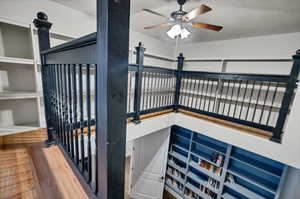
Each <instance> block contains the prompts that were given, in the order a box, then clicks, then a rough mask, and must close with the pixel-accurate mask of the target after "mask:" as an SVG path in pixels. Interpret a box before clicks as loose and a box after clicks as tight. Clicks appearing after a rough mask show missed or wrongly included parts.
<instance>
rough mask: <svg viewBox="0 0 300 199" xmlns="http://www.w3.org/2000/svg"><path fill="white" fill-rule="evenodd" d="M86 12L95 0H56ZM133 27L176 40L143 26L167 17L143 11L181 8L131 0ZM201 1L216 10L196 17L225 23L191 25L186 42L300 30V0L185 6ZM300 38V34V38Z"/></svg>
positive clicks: (171, 0) (158, 0)
mask: <svg viewBox="0 0 300 199" xmlns="http://www.w3.org/2000/svg"><path fill="white" fill-rule="evenodd" d="M53 1H56V2H58V3H61V4H64V5H66V6H69V7H72V8H74V9H77V10H80V11H83V12H85V13H88V14H91V15H95V13H96V9H95V5H96V0H53ZM131 4H132V6H131V7H132V8H131V12H132V13H131V24H130V26H131V29H133V30H135V31H138V32H141V33H144V34H146V35H148V36H151V37H155V38H157V39H160V40H162V41H164V42H174V41H173V40H171V39H169V38H168V37H167V36H166V34H165V33H166V31H167V30H168V28H161V29H154V30H144V29H143V27H144V26H150V25H154V24H160V23H163V22H166V20H165V19H164V18H161V17H158V16H155V15H151V14H149V13H145V12H141V9H142V8H149V9H153V10H155V11H157V12H160V13H162V14H164V15H167V16H169V15H170V13H171V12H172V11H175V10H177V9H178V4H177V3H176V0H131ZM201 4H206V5H208V6H209V7H211V8H212V9H213V10H212V11H210V12H209V13H206V14H204V15H201V16H199V17H198V18H196V20H194V21H198V22H204V23H211V24H216V25H221V26H224V29H223V30H222V31H221V32H219V33H218V32H213V31H209V30H200V29H195V28H190V31H191V32H192V35H191V36H190V37H189V38H188V39H186V40H184V41H183V42H186V43H191V42H203V41H214V40H225V39H234V38H243V37H252V36H260V35H268V34H280V33H289V32H300V0H219V1H217V0H202V1H200V0H189V1H187V3H186V4H185V5H184V10H186V11H189V10H191V9H193V8H195V7H198V6H200V5H201ZM299 40H300V38H299Z"/></svg>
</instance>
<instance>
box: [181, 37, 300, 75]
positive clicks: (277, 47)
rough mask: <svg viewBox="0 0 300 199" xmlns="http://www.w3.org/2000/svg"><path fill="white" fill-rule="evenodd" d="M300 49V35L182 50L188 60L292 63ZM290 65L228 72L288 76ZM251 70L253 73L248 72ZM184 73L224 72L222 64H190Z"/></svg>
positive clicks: (237, 66) (235, 66) (234, 66)
mask: <svg viewBox="0 0 300 199" xmlns="http://www.w3.org/2000/svg"><path fill="white" fill-rule="evenodd" d="M299 48H300V33H299V32H298V33H288V34H278V35H268V36H260V37H249V38H242V39H232V40H223V41H214V42H202V43H197V44H186V45H181V46H180V51H181V52H184V56H185V57H186V58H187V59H272V58H274V59H290V58H291V57H292V55H294V54H295V52H296V50H297V49H299ZM290 66H291V63H274V62H272V63H261V62H257V63H251V64H250V63H242V62H237V63H229V64H228V70H227V72H240V73H243V72H253V73H256V72H257V73H276V74H286V73H288V72H289V71H290ZM249 68H251V70H249ZM185 69H188V70H204V71H218V72H221V64H220V62H219V63H218V62H216V63H212V62H201V63H200V62H196V63H194V62H193V63H187V64H186V65H185Z"/></svg>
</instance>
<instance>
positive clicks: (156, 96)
mask: <svg viewBox="0 0 300 199" xmlns="http://www.w3.org/2000/svg"><path fill="white" fill-rule="evenodd" d="M158 86H159V79H158V74H157V73H156V74H155V86H154V92H155V96H154V106H153V108H156V107H158V106H157V103H158V90H159V89H158Z"/></svg>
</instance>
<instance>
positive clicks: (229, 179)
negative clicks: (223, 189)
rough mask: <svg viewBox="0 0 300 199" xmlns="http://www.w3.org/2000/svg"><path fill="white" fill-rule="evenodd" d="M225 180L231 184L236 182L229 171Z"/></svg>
mask: <svg viewBox="0 0 300 199" xmlns="http://www.w3.org/2000/svg"><path fill="white" fill-rule="evenodd" d="M225 181H226V182H229V183H231V184H235V183H236V181H235V178H234V176H233V175H232V174H230V173H227V174H226V180H225Z"/></svg>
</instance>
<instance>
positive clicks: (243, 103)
mask: <svg viewBox="0 0 300 199" xmlns="http://www.w3.org/2000/svg"><path fill="white" fill-rule="evenodd" d="M248 84H249V82H248V80H247V81H246V87H245V92H244V96H243V101H242V105H241V110H240V115H239V119H241V116H242V111H243V106H244V102H245V98H246V94H247V89H248Z"/></svg>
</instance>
